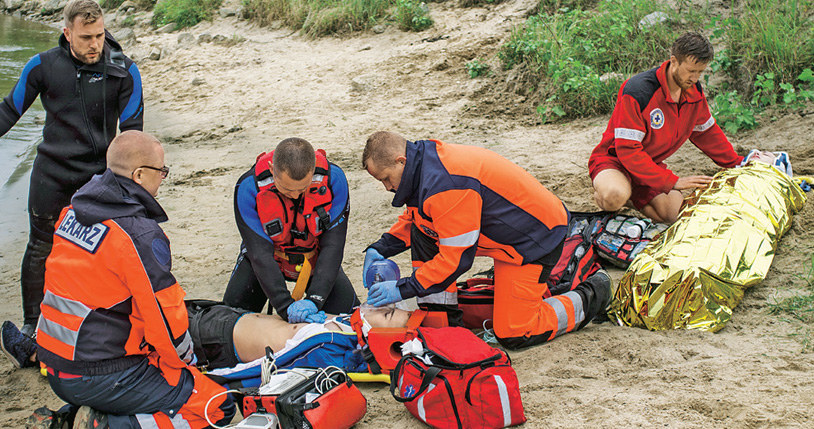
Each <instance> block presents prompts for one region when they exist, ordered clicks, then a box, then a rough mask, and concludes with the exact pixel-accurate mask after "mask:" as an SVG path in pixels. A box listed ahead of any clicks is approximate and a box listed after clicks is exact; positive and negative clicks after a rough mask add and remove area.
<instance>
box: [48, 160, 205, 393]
mask: <svg viewBox="0 0 814 429" xmlns="http://www.w3.org/2000/svg"><path fill="white" fill-rule="evenodd" d="M72 203H73V204H72V206H70V207H67V208H66V209H64V210H63V211H62V214H61V216H60V218H59V220H58V221H57V224H56V230H55V233H54V247H53V249H52V251H51V254H50V256H49V257H48V260H47V262H46V274H45V298H44V300H43V302H42V305H41V306H40V307H41V310H42V314H41V316H40V321H39V323H38V328H37V343H38V345H39V359H40V361H42V362H43V363H44V364H45V365H47V366H49V367H52V368H54V369H57V370H60V371H64V372H67V373H71V374H88V375H91V374H104V373H109V372H114V371H118V370H122V369H124V368H127V367H129V366H130V365H132V364H133V362H136V361H138V360H141V359H144V358H145V357H147V355H148V354H150V353H155V354H157V358H158V361H159V364H160V366H161V367H162V369H167V368H174V369H176V370H177V369H180V368H184V367H185V366H186V365H187V363H193V362H194V354H193V347H192V339H191V337H190V335H189V333H188V331H187V328H188V323H189V322H188V319H187V312H186V307H185V305H184V295H185V293H184V291H183V290H182V289H181V287H180V286H179V285H178V283H177V282H176V280H175V277H173V275H172V273H171V272H170V269H171V265H172V263H171V255H170V243H169V240H168V239H167V237H166V235H165V234H164V232H163V231H162V230H161V228H160V227H159V226H158V222H163V221H164V220H166V215H165V214H164V211H163V210H162V209H161V207H160V206H159V205H158V203H157V202H156V201H155V199H154V198H153V197H152V196H151V195H150V194H149V193H147V191H146V190H144V189H143V188H142V187H141V186H139V185H138V184H136V183H135V182H133V181H132V180H130V179H128V178H124V177H120V176H116V175H114V174H113V173H112V172H111V171H110V170H107V171H106V172H105V173H104V174H102V175H97V176H94V177H93V179H91V181H90V182H88V184H87V185H85V186H83V187H82V188H81V189H80V190H79V191H78V192H77V193H76V194H75V195H74V198H73V199H72ZM168 374H169V375H170V377H171V378H174V377H177V372H176V373H175V374H173V373H172V371H171V372H170V373H168ZM168 380H169V379H168ZM170 381H171V380H170Z"/></svg>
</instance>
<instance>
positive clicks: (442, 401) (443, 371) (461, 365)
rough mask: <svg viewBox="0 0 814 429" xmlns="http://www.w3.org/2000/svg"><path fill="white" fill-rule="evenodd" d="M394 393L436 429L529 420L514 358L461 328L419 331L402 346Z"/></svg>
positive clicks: (393, 383) (484, 425) (474, 426)
mask: <svg viewBox="0 0 814 429" xmlns="http://www.w3.org/2000/svg"><path fill="white" fill-rule="evenodd" d="M402 354H403V357H402V358H401V360H399V363H398V364H397V365H396V368H395V369H394V370H393V374H392V376H391V377H390V380H391V381H390V393H391V394H392V395H393V397H394V398H395V399H396V400H397V401H399V402H403V403H404V405H405V406H406V407H407V410H408V411H409V412H410V413H411V414H412V415H413V416H415V417H416V418H418V419H419V420H421V421H422V422H424V423H426V424H428V425H430V426H432V427H434V428H467V429H470V428H502V427H507V426H513V425H518V424H521V423H523V422H525V421H526V416H525V414H524V413H523V402H522V400H521V398H520V388H519V382H518V380H517V374H515V372H514V368H512V366H511V360H510V359H509V355H508V354H506V352H505V351H503V350H500V349H497V348H494V347H492V346H490V345H488V344H487V343H486V342H484V341H483V340H482V339H480V338H478V337H477V336H475V334H473V333H472V331H469V330H468V329H464V328H460V327H446V328H424V327H421V328H418V330H417V337H416V338H414V339H412V340H410V341H408V342H406V343H404V344H403V345H402Z"/></svg>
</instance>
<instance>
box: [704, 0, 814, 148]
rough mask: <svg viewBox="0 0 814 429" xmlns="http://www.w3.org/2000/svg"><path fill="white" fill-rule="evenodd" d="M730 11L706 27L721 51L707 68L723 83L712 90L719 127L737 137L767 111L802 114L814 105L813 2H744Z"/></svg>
mask: <svg viewBox="0 0 814 429" xmlns="http://www.w3.org/2000/svg"><path fill="white" fill-rule="evenodd" d="M733 10H734V12H733V15H732V16H731V17H728V18H720V17H717V18H713V19H712V21H711V23H710V24H709V25H708V28H709V29H711V30H712V35H711V37H710V38H711V39H712V40H713V41H714V42H718V43H719V44H722V45H723V46H725V49H723V50H722V51H720V52H717V53H716V55H715V60H714V61H713V62H712V63H711V64H710V71H711V73H710V74H715V75H718V76H722V77H723V78H724V79H723V83H722V84H721V85H720V87H719V88H711V92H712V93H717V95H715V97H714V101H713V103H712V106H711V107H712V113H713V115H715V117H716V120H717V121H718V123H719V124H721V126H722V127H724V128H725V129H726V131H727V132H729V133H735V132H738V131H740V130H748V129H752V128H756V127H757V126H758V125H759V121H758V118H759V117H761V116H763V115H764V114H766V113H767V112H775V111H781V112H790V111H804V110H806V109H807V106H809V105H810V103H811V102H812V101H814V74H812V71H811V65H812V64H814V1H812V0H742V1H741V2H739V4H738V7H735V8H733ZM706 79H707V81H708V79H709V74H708V75H707V77H706Z"/></svg>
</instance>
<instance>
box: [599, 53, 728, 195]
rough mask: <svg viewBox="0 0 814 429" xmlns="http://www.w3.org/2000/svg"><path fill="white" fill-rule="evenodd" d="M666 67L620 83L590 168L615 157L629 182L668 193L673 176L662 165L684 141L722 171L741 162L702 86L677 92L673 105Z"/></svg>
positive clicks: (663, 65) (662, 66) (676, 179)
mask: <svg viewBox="0 0 814 429" xmlns="http://www.w3.org/2000/svg"><path fill="white" fill-rule="evenodd" d="M669 63H670V62H669V61H666V62H664V63H663V64H662V65H661V66H660V67H657V68H654V69H652V70H648V71H646V72H643V73H639V74H637V75H636V76H633V77H632V78H630V79H628V80H627V81H625V83H623V84H622V87H621V88H620V89H619V95H618V97H617V100H616V107H615V108H614V109H613V115H612V116H611V119H610V122H608V128H607V129H606V130H605V133H604V134H602V141H601V142H600V143H599V145H597V146H596V148H594V150H593V152H592V153H591V159H590V161H589V162H588V165H589V168H590V167H591V166H592V165H593V164H595V163H597V162H599V161H601V159H602V157H606V156H615V157H618V158H619V160H620V161H621V162H622V165H624V166H625V169H626V170H627V171H628V173H630V176H631V177H632V180H633V181H634V182H636V183H638V184H641V185H645V186H648V187H651V188H654V189H657V190H660V191H661V192H664V193H667V192H669V191H670V190H671V189H672V188H673V186H674V185H675V183H676V181H678V176H676V175H675V174H673V172H672V171H670V170H668V169H667V168H666V167H665V166H664V164H663V161H664V160H665V159H667V158H668V157H669V156H670V155H672V154H673V153H675V152H676V151H677V150H678V149H679V148H680V147H681V145H683V144H684V142H685V141H686V140H687V139H689V140H690V141H691V142H692V143H693V144H694V145H696V146H697V147H698V148H699V149H701V150H702V151H703V152H704V153H705V154H707V156H709V157H710V158H712V160H713V161H715V163H716V164H718V165H720V166H722V167H734V166H736V165H738V164H739V163H740V162H741V160H742V157H741V156H738V154H736V153H735V151H734V149H732V145H731V144H730V143H729V140H727V139H726V136H725V135H724V133H723V131H721V128H720V127H719V126H718V124H716V123H715V119H714V118H713V117H712V115H711V114H710V112H709V105H707V99H706V97H705V96H704V92H703V90H702V88H701V83H696V85H695V86H694V87H690V88H689V89H688V90H685V91H682V93H681V99H680V100H679V101H678V103H676V102H674V101H672V98H671V97H670V91H669V89H668V87H667V77H666V75H665V72H666V69H667V65H668V64H669Z"/></svg>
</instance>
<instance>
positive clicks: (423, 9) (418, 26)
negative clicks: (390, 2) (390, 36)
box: [393, 0, 432, 31]
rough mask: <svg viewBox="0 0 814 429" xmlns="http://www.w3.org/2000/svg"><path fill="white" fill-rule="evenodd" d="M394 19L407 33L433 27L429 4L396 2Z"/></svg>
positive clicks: (415, 1)
mask: <svg viewBox="0 0 814 429" xmlns="http://www.w3.org/2000/svg"><path fill="white" fill-rule="evenodd" d="M393 19H394V20H395V21H396V24H398V26H399V28H400V29H402V30H406V31H422V30H426V29H427V28H430V26H432V18H430V10H429V8H427V4H426V3H424V2H423V1H417V0H396V8H395V11H394V12H393Z"/></svg>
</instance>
